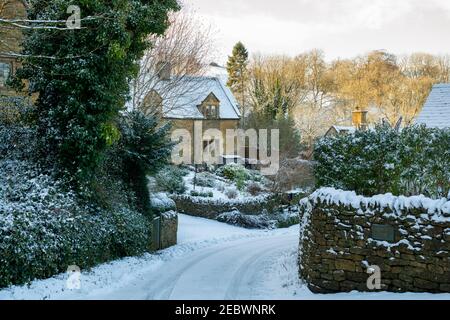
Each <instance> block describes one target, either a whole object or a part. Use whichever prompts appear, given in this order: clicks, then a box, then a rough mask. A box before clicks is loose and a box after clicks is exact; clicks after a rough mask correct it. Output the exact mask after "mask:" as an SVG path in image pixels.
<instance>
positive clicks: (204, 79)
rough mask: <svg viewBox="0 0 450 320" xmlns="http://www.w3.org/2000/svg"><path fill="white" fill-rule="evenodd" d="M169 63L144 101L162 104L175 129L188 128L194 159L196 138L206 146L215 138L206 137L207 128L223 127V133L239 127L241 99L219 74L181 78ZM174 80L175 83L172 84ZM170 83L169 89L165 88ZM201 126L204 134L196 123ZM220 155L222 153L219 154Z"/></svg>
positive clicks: (165, 114) (221, 129) (163, 112)
mask: <svg viewBox="0 0 450 320" xmlns="http://www.w3.org/2000/svg"><path fill="white" fill-rule="evenodd" d="M170 73H171V72H170V67H166V68H164V69H163V70H162V71H161V72H160V74H159V75H158V77H159V82H158V84H157V85H156V86H155V88H154V89H153V90H151V91H150V92H149V94H147V96H146V97H145V98H144V102H143V104H144V109H145V104H152V105H155V104H156V105H159V106H160V108H161V109H162V115H163V118H164V119H166V120H170V121H171V123H172V130H176V129H185V130H187V131H188V132H189V134H190V136H191V140H192V141H191V150H192V155H191V156H192V159H194V152H195V151H194V150H195V146H194V141H200V140H199V139H201V141H202V142H203V144H202V147H203V149H205V148H207V147H208V145H209V144H211V143H214V141H215V140H205V139H203V133H204V132H205V131H206V130H208V129H217V130H220V131H221V133H222V136H223V137H224V141H223V143H224V145H223V148H224V149H223V150H226V149H225V135H226V131H227V130H228V129H233V130H235V129H238V127H239V123H240V118H241V113H240V110H239V105H238V102H237V101H236V98H235V97H234V95H233V93H232V92H231V91H230V89H229V88H228V87H227V86H226V85H225V82H224V81H223V79H221V77H219V76H186V77H183V78H182V79H180V78H177V77H173V76H171V74H170ZM171 84H173V85H171ZM168 87H171V90H170V93H169V94H167V92H166V89H167V88H168ZM200 125H201V127H202V133H200V134H201V135H202V136H197V135H199V132H198V131H196V130H195V127H197V128H198V127H199V126H200ZM217 156H220V155H217Z"/></svg>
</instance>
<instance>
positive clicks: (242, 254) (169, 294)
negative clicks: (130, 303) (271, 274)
mask: <svg viewBox="0 0 450 320" xmlns="http://www.w3.org/2000/svg"><path fill="white" fill-rule="evenodd" d="M295 241H296V237H295V236H293V235H289V236H271V237H269V238H263V239H249V240H245V241H236V242H232V243H228V244H227V245H225V246H217V247H213V248H209V249H206V250H202V251H200V252H197V253H195V254H192V255H190V256H189V258H184V259H176V260H173V261H171V262H170V263H168V264H167V265H165V266H164V267H163V271H164V272H163V274H160V275H159V279H158V280H157V281H156V282H154V283H153V286H150V287H149V288H150V290H149V291H150V294H149V295H148V296H147V298H148V299H174V300H183V299H191V300H196V299H214V300H222V299H248V298H251V292H248V291H249V289H251V288H254V287H255V284H256V282H257V281H258V280H263V279H261V278H263V277H264V276H267V275H264V274H261V272H260V270H263V269H264V268H262V267H261V263H264V261H266V260H268V259H271V258H272V257H273V256H274V255H275V253H278V252H282V251H284V250H287V249H288V248H289V247H290V246H291V245H292V244H293V243H295Z"/></svg>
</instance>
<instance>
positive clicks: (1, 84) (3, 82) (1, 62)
mask: <svg viewBox="0 0 450 320" xmlns="http://www.w3.org/2000/svg"><path fill="white" fill-rule="evenodd" d="M0 65H6V66H9V73H8V76H7V77H6V78H5V79H4V78H3V76H4V74H3V69H0V70H2V72H1V73H0V74H1V75H0V79H4V80H0V88H6V87H7V85H6V82H7V81H8V79H9V78H10V77H11V75H12V74H13V72H14V69H13V64H12V63H11V61H6V60H0Z"/></svg>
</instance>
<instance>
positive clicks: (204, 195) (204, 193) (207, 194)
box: [191, 190, 214, 198]
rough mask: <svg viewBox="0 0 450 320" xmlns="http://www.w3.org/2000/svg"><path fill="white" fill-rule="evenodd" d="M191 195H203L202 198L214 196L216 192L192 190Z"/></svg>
mask: <svg viewBox="0 0 450 320" xmlns="http://www.w3.org/2000/svg"><path fill="white" fill-rule="evenodd" d="M191 196H193V197H201V198H212V197H214V193H213V192H212V191H208V192H203V191H196V190H192V191H191Z"/></svg>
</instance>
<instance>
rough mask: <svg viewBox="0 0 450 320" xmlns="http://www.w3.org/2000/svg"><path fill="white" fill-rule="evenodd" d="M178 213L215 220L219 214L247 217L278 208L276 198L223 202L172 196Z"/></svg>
mask: <svg viewBox="0 0 450 320" xmlns="http://www.w3.org/2000/svg"><path fill="white" fill-rule="evenodd" d="M172 199H173V200H174V201H175V203H176V206H177V210H178V212H181V213H185V214H188V215H191V216H196V217H201V218H207V219H216V218H217V217H218V216H219V215H220V214H222V213H225V212H231V211H234V210H238V211H239V212H241V213H243V214H247V215H259V214H261V213H263V211H267V213H269V214H270V213H273V212H274V211H275V210H276V209H278V208H279V206H280V199H279V197H278V196H272V197H254V198H251V199H245V200H225V199H213V198H202V197H192V196H173V197H172Z"/></svg>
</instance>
